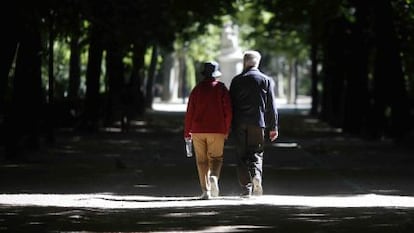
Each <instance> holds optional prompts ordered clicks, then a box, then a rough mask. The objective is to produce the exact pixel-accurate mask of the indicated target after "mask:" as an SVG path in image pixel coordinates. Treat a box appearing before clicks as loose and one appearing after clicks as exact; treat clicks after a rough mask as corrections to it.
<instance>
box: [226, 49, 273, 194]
mask: <svg viewBox="0 0 414 233" xmlns="http://www.w3.org/2000/svg"><path fill="white" fill-rule="evenodd" d="M260 59H261V55H260V53H259V52H258V51H253V50H250V51H246V52H245V53H244V56H243V71H242V72H241V73H240V74H238V75H237V76H235V77H234V78H233V79H232V81H231V84H230V96H231V102H232V108H233V122H232V135H234V139H235V144H236V158H237V174H238V178H239V183H240V186H241V189H242V193H241V196H242V197H250V196H251V195H257V196H258V195H262V194H263V188H262V173H263V154H264V143H265V132H269V139H270V140H271V141H274V140H275V139H276V138H277V137H278V134H279V133H278V111H277V108H276V103H275V96H274V82H273V80H272V79H271V78H269V77H268V76H267V75H265V74H263V73H262V72H261V71H260V70H259V69H258V67H259V64H260Z"/></svg>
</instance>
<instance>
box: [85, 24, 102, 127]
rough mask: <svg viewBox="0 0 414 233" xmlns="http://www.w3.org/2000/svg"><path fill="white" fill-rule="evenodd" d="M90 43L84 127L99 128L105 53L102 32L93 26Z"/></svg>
mask: <svg viewBox="0 0 414 233" xmlns="http://www.w3.org/2000/svg"><path fill="white" fill-rule="evenodd" d="M90 33H91V35H90V44H89V55H88V66H87V71H86V96H85V109H84V114H85V115H84V119H83V120H84V122H82V123H83V125H82V126H83V127H86V129H89V130H92V131H93V130H97V127H98V126H99V124H98V120H99V114H100V108H101V104H102V103H101V102H102V101H101V98H100V95H99V88H100V76H101V64H102V55H103V45H102V33H101V32H100V31H99V30H98V29H96V28H94V27H93V26H92V29H91V32H90Z"/></svg>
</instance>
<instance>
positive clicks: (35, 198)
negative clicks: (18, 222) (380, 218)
mask: <svg viewBox="0 0 414 233" xmlns="http://www.w3.org/2000/svg"><path fill="white" fill-rule="evenodd" d="M0 205H6V206H53V207H77V208H103V209H107V208H112V209H145V208H169V207H174V208H177V207H207V206H209V207H211V206H242V205H265V206H298V207H300V206H305V207H318V208H319V207H334V208H335V207H337V208H346V207H394V208H414V197H411V196H393V195H376V194H366V195H347V196H291V195H263V196H260V197H251V198H240V197H238V196H222V197H217V198H212V199H210V200H200V199H199V198H198V197H153V196H135V195H126V196H122V195H111V194H2V195H0Z"/></svg>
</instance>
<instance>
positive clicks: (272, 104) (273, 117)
mask: <svg viewBox="0 0 414 233" xmlns="http://www.w3.org/2000/svg"><path fill="white" fill-rule="evenodd" d="M267 80H268V83H269V84H268V87H269V88H268V91H267V102H266V113H265V121H266V127H267V128H268V129H269V130H278V120H279V114H278V111H277V107H276V97H275V94H274V89H275V82H274V81H273V79H271V78H267Z"/></svg>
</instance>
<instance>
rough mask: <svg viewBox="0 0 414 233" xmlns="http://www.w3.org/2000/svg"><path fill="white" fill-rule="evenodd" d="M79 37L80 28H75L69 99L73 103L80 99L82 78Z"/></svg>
mask: <svg viewBox="0 0 414 233" xmlns="http://www.w3.org/2000/svg"><path fill="white" fill-rule="evenodd" d="M76 25H78V24H76ZM79 27H80V26H79ZM79 37H80V32H79V28H78V27H75V28H74V29H73V31H72V34H71V37H70V58H69V90H68V98H69V100H70V101H71V102H74V101H77V100H78V99H79V87H80V78H81V77H80V54H81V52H80V50H81V47H80V44H79Z"/></svg>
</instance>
